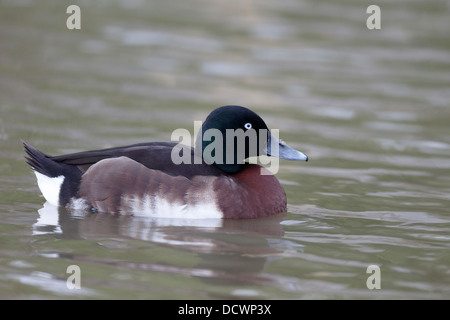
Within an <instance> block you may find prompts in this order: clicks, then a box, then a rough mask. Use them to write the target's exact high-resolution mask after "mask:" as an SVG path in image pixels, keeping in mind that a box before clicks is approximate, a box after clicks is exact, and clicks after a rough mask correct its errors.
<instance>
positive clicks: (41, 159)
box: [22, 141, 63, 178]
mask: <svg viewBox="0 0 450 320" xmlns="http://www.w3.org/2000/svg"><path fill="white" fill-rule="evenodd" d="M22 143H23V147H24V149H25V152H26V153H27V155H28V156H26V157H25V162H26V163H27V164H28V165H29V166H30V167H31V168H32V169H33V170H34V171H37V172H39V173H41V174H43V175H45V176H47V177H50V178H54V177H58V176H61V175H63V170H62V168H61V166H60V165H59V164H58V163H57V162H55V161H53V160H51V159H50V156H49V155H47V154H45V153H43V152H42V151H40V150H38V149H36V148H35V147H33V146H31V145H29V144H28V143H26V142H25V141H22Z"/></svg>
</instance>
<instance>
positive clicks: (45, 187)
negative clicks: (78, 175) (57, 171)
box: [34, 171, 64, 207]
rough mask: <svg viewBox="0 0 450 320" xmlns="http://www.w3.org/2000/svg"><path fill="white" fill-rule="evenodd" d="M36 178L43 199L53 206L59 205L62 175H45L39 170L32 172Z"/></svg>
mask: <svg viewBox="0 0 450 320" xmlns="http://www.w3.org/2000/svg"><path fill="white" fill-rule="evenodd" d="M34 174H35V175H36V178H37V182H38V186H39V189H40V190H41V192H42V194H43V195H44V198H45V200H47V201H48V202H49V203H51V204H52V205H54V206H57V207H58V206H59V192H60V191H61V186H62V184H63V182H64V176H62V175H61V176H58V177H55V178H51V177H47V176H46V175H43V174H42V173H39V172H36V171H35V172H34Z"/></svg>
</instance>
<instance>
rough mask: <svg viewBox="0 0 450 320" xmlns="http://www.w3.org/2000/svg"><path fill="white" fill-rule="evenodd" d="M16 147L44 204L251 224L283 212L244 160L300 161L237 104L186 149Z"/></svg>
mask: <svg viewBox="0 0 450 320" xmlns="http://www.w3.org/2000/svg"><path fill="white" fill-rule="evenodd" d="M22 143H23V146H24V150H25V153H26V156H25V161H26V163H27V164H28V165H29V166H30V167H31V169H32V171H33V172H34V174H35V175H36V179H37V184H38V187H39V189H40V191H41V193H42V194H43V196H44V198H45V200H46V201H47V202H48V203H50V204H51V205H54V206H57V207H66V208H72V209H83V210H91V211H93V212H105V213H110V214H117V215H135V216H153V217H171V218H183V219H184V218H220V219H251V218H259V217H266V216H271V215H275V214H280V213H283V212H286V210H287V199H286V193H285V191H284V189H283V187H282V186H281V184H280V182H279V180H278V179H277V178H276V177H275V175H274V174H273V173H272V172H270V171H269V170H268V169H266V168H265V167H264V166H262V165H261V164H259V163H258V162H257V161H250V160H251V159H253V158H254V157H256V158H258V157H261V156H267V157H269V158H271V157H278V158H281V159H287V160H296V161H308V156H307V155H305V154H304V153H302V152H300V151H298V150H296V149H294V148H292V147H290V146H288V145H287V144H286V143H285V142H284V141H283V140H281V139H278V138H277V137H276V136H275V135H274V134H272V133H271V131H270V130H269V128H268V127H267V125H266V123H265V122H264V120H263V119H262V118H261V117H260V116H259V115H258V114H256V113H255V112H254V111H252V110H250V109H249V108H246V107H242V106H237V105H227V106H222V107H219V108H216V109H214V110H213V111H212V112H211V113H210V114H209V115H208V116H207V118H206V120H205V121H204V122H203V123H202V126H201V129H200V130H199V132H198V136H197V139H196V142H195V144H194V146H188V145H186V144H180V143H176V142H173V141H172V142H146V143H138V144H132V145H128V146H122V147H112V148H107V149H99V150H90V151H82V152H76V153H70V154H63V155H58V156H51V155H48V154H46V153H44V152H42V151H40V150H38V149H37V148H35V147H33V146H32V145H31V144H29V143H27V142H25V141H22ZM252 157H253V158H252ZM249 159H250V160H249Z"/></svg>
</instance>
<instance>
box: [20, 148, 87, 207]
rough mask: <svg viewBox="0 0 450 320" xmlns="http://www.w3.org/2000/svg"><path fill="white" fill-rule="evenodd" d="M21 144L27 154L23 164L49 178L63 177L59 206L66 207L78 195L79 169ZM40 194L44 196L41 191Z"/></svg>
mask: <svg viewBox="0 0 450 320" xmlns="http://www.w3.org/2000/svg"><path fill="white" fill-rule="evenodd" d="M22 143H23V147H24V149H25V152H26V154H27V156H25V162H26V163H27V164H28V165H29V166H30V167H31V168H32V169H33V170H34V171H36V172H38V173H40V174H43V175H44V176H47V177H49V178H56V177H60V176H63V177H64V180H63V184H62V186H61V189H60V191H59V205H60V206H66V205H67V204H68V203H69V202H70V200H71V199H72V198H73V197H76V195H77V193H78V188H79V185H80V181H81V176H82V172H81V171H80V169H78V167H77V166H75V165H68V164H65V163H61V162H57V161H55V160H53V159H51V156H49V155H47V154H45V153H43V152H42V151H40V150H38V149H36V148H35V147H33V146H31V145H29V144H28V143H26V142H25V141H22ZM39 187H40V186H39ZM41 192H42V193H43V194H44V195H45V193H44V191H43V190H41Z"/></svg>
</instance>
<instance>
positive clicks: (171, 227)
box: [33, 202, 290, 285]
mask: <svg viewBox="0 0 450 320" xmlns="http://www.w3.org/2000/svg"><path fill="white" fill-rule="evenodd" d="M38 213H39V217H38V219H37V221H36V223H35V224H34V226H33V234H34V235H37V236H39V235H42V234H57V235H58V236H57V237H58V239H69V240H70V239H86V240H88V242H87V245H88V246H90V245H89V244H90V243H92V242H91V241H92V240H93V241H94V243H95V244H96V246H94V247H93V248H92V250H99V251H100V252H104V249H105V248H107V250H108V252H109V254H108V255H106V256H105V255H102V254H100V255H98V256H97V255H96V254H95V253H94V254H89V255H86V254H77V250H73V251H71V253H70V254H67V253H61V254H62V257H66V258H67V255H70V259H71V260H72V261H73V262H74V263H75V262H76V261H85V262H88V263H95V264H100V265H102V264H104V265H108V266H111V265H117V266H118V267H120V268H123V270H127V269H129V270H145V271H150V272H163V273H173V274H185V275H191V276H193V277H195V278H199V279H201V280H202V281H207V282H214V283H221V284H230V285H232V284H234V285H236V284H252V283H258V282H261V281H262V282H267V281H269V282H270V281H271V280H270V279H267V278H266V277H265V276H264V275H260V274H258V273H259V272H261V271H262V270H263V269H264V266H265V264H266V262H267V261H270V260H272V259H277V258H280V257H283V256H284V254H285V251H286V250H290V247H289V246H290V241H288V240H283V239H282V236H283V234H284V231H283V227H282V225H281V224H280V222H281V221H282V220H283V219H284V218H285V217H284V215H275V216H271V217H265V218H261V219H256V220H254V219H252V220H250V219H246V220H233V219H171V218H154V217H136V216H134V217H131V216H122V215H110V214H100V213H99V214H94V213H89V212H86V211H84V210H73V209H66V208H58V207H55V206H53V205H51V204H50V203H48V202H46V203H45V204H44V206H43V208H41V209H40V210H39V211H38ZM89 240H90V241H89ZM97 245H98V249H95V248H96V247H97ZM45 254H46V255H48V253H47V252H45ZM141 256H142V257H147V258H148V259H137V260H136V257H141ZM255 273H256V274H255Z"/></svg>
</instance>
